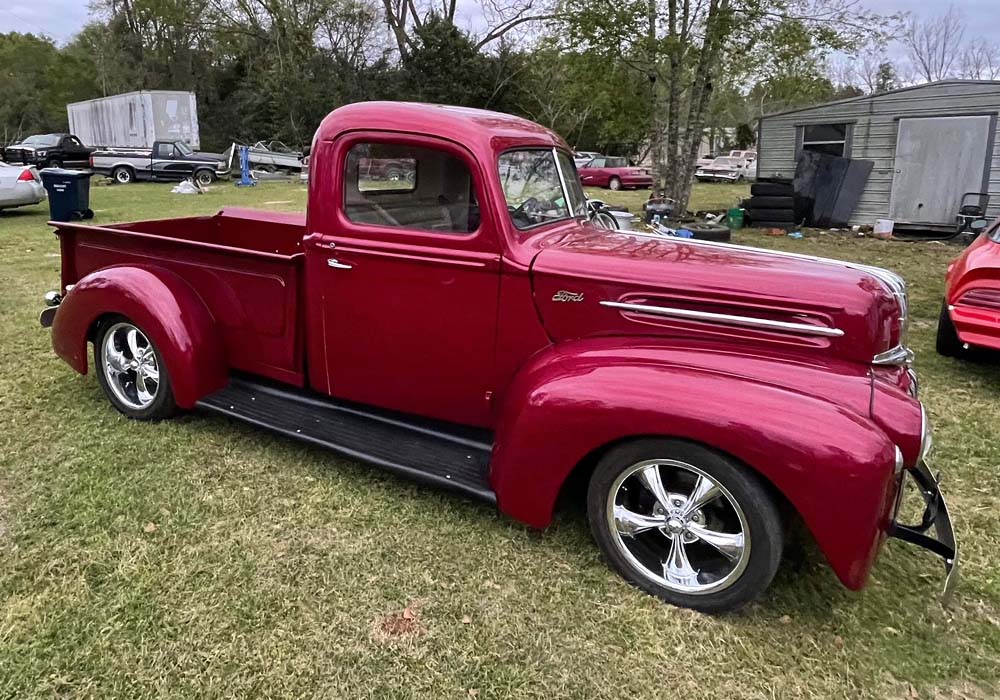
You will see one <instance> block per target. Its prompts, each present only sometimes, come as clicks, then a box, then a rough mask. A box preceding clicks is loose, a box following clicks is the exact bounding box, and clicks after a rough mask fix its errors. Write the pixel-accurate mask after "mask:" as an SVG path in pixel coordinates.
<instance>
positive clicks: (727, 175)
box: [694, 156, 757, 182]
mask: <svg viewBox="0 0 1000 700" xmlns="http://www.w3.org/2000/svg"><path fill="white" fill-rule="evenodd" d="M694 176H695V177H696V178H698V181H699V182H741V181H743V180H752V179H754V178H756V177H757V161H756V160H752V161H750V160H746V159H745V158H733V157H730V156H722V157H721V158H716V159H715V160H713V161H712V163H711V165H707V166H705V167H704V168H698V169H697V170H695V172H694Z"/></svg>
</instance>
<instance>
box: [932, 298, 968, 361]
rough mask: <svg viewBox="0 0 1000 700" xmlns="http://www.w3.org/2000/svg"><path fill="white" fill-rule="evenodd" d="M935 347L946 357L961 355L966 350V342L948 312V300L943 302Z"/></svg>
mask: <svg viewBox="0 0 1000 700" xmlns="http://www.w3.org/2000/svg"><path fill="white" fill-rule="evenodd" d="M935 348H936V349H937V351H938V354H939V355H944V356H945V357H961V355H962V353H963V352H965V344H964V343H963V342H962V341H961V339H959V337H958V331H956V330H955V324H954V323H952V320H951V315H949V314H948V302H947V300H945V301H943V302H942V303H941V315H940V316H938V325H937V339H936V342H935Z"/></svg>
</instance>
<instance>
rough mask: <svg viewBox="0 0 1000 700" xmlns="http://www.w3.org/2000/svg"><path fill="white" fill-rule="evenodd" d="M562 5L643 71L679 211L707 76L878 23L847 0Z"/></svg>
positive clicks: (717, 79)
mask: <svg viewBox="0 0 1000 700" xmlns="http://www.w3.org/2000/svg"><path fill="white" fill-rule="evenodd" d="M561 9H562V14H563V16H564V18H565V19H564V22H565V24H566V26H567V30H566V33H567V34H568V35H569V36H573V37H575V38H577V39H578V40H579V41H580V42H581V43H582V44H583V46H584V47H585V48H587V49H589V50H593V51H598V52H603V53H604V54H606V55H607V56H608V57H609V58H615V59H617V60H620V61H622V62H623V63H625V64H626V65H628V66H630V67H632V68H633V69H634V70H636V71H638V72H639V73H641V74H642V75H644V76H646V77H647V78H648V80H649V84H650V89H649V99H650V101H651V104H652V105H653V107H652V119H651V123H650V125H649V128H650V130H649V140H650V143H651V151H652V154H653V164H654V172H655V175H656V179H657V181H658V183H659V184H665V185H667V189H668V190H669V196H671V197H672V198H674V199H675V200H677V203H678V207H679V208H681V209H683V208H684V207H686V205H687V201H688V197H689V196H690V191H691V182H692V180H693V174H694V165H695V161H696V159H697V156H698V151H699V148H700V146H701V142H702V139H703V135H704V131H705V128H706V119H707V117H708V116H709V114H710V106H711V104H712V97H713V94H714V91H715V85H716V83H727V82H728V83H730V84H735V83H738V82H739V80H738V79H737V77H738V76H741V75H747V74H752V73H753V72H754V69H755V68H757V67H759V66H761V65H767V64H768V63H767V62H768V61H769V62H770V63H769V65H771V66H773V67H780V64H781V63H782V62H784V61H787V60H791V61H793V62H795V61H797V60H798V54H797V53H796V52H795V51H789V52H786V53H785V54H782V55H781V56H780V57H776V56H775V55H774V54H775V52H776V51H777V50H778V49H781V48H783V47H787V46H789V45H790V44H798V45H799V46H800V47H801V46H802V45H804V44H808V46H809V47H810V50H811V53H815V52H817V51H819V50H820V49H842V48H846V47H847V46H849V45H850V44H851V43H857V42H860V41H864V40H870V38H871V37H873V36H875V35H878V34H880V33H882V31H883V29H884V27H885V25H886V21H885V20H884V19H883V18H880V17H878V16H877V15H873V14H871V13H866V12H862V11H859V9H858V7H857V6H856V2H855V0H704V1H703V2H694V3H693V2H691V1H690V0H631V1H630V2H624V3H610V2H607V1H606V0H563V5H562V6H561ZM807 40H808V41H807ZM664 134H665V139H664Z"/></svg>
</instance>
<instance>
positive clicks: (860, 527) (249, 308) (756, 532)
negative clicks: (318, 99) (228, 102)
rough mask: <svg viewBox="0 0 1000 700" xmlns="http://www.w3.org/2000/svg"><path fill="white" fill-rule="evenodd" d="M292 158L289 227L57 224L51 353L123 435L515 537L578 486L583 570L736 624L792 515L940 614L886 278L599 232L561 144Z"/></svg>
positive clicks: (900, 314) (330, 147)
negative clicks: (243, 440)
mask: <svg viewBox="0 0 1000 700" xmlns="http://www.w3.org/2000/svg"><path fill="white" fill-rule="evenodd" d="M311 158H312V160H311V169H310V170H311V172H310V180H309V204H308V210H307V212H306V215H305V216H304V217H302V216H299V215H290V214H274V213H267V212H253V211H248V210H224V211H222V212H220V213H219V214H217V215H216V216H214V217H192V218H189V219H174V220H169V219H168V220H158V221H146V222H134V223H127V224H117V225H112V226H104V227H95V226H83V225H78V224H58V225H57V230H56V232H57V234H58V235H59V237H60V241H61V247H62V286H61V289H60V290H58V291H55V292H53V293H51V294H50V295H49V298H48V303H49V304H50V305H49V306H48V308H46V309H45V311H43V313H42V325H43V326H52V333H53V345H54V348H55V351H56V353H57V354H58V355H59V356H60V357H62V358H63V359H64V360H65V361H66V362H67V363H68V364H70V366H71V367H73V368H74V369H75V370H77V371H79V372H87V371H89V369H90V368H93V369H94V370H96V374H97V378H98V381H99V383H100V385H101V386H102V388H103V389H104V392H105V394H106V395H107V397H108V399H109V400H110V402H111V404H112V405H113V406H114V407H115V408H116V409H118V410H119V411H121V412H122V413H124V414H125V415H127V416H130V417H132V418H136V419H151V418H163V417H167V416H170V415H173V414H174V413H176V412H177V411H178V410H203V411H213V412H216V413H221V414H223V415H227V416H230V417H232V418H234V419H237V420H243V421H248V422H250V423H252V424H254V425H257V426H260V427H262V428H266V429H270V430H272V431H275V432H277V433H279V434H282V435H285V436H288V437H290V438H293V439H299V440H305V441H308V442H310V443H312V444H316V445H321V446H324V447H327V448H330V449H332V450H335V451H338V452H340V453H342V454H346V455H348V456H351V457H354V458H358V459H362V460H366V461H368V462H371V463H374V464H377V465H379V466H382V467H384V468H387V469H391V470H394V471H396V472H399V473H402V474H405V475H407V476H409V477H412V478H415V479H418V480H421V481H423V482H426V483H431V484H434V485H437V486H441V487H444V488H448V489H451V490H455V491H459V492H461V493H464V494H466V495H469V496H473V497H476V498H480V499H483V500H485V501H487V502H490V503H494V504H496V506H497V507H498V508H499V509H500V510H501V511H502V512H503V513H505V514H507V515H508V516H510V517H512V518H515V519H517V520H519V521H522V522H524V523H527V524H529V525H532V526H535V527H545V526H547V525H548V523H549V522H550V521H551V518H552V514H553V510H554V508H555V504H556V501H557V500H558V498H559V497H560V495H561V494H564V493H566V489H567V488H568V485H569V484H571V483H582V484H584V485H585V489H584V490H585V491H586V495H585V497H584V498H585V500H586V508H587V513H588V520H589V522H590V526H591V529H592V532H593V534H594V538H595V540H596V542H597V544H598V546H599V547H600V549H601V551H602V553H603V555H604V556H605V558H606V560H607V561H608V563H609V564H610V565H611V567H612V568H613V569H615V570H616V571H618V572H619V573H620V574H621V575H622V576H623V577H625V578H626V579H627V580H628V581H630V582H632V583H633V584H635V585H636V586H638V587H640V588H642V589H643V590H645V591H647V592H649V593H651V594H653V595H656V596H658V597H660V598H662V599H663V600H666V601H668V602H670V603H673V604H677V605H683V606H686V607H691V608H695V609H698V610H703V611H706V612H720V611H724V610H731V609H734V608H737V607H739V606H741V605H744V604H746V603H747V602H748V601H750V600H753V599H754V598H756V597H758V596H759V595H761V594H762V593H763V592H764V591H765V590H766V589H767V587H768V585H769V584H770V581H771V579H772V577H773V576H774V574H775V572H776V570H777V567H778V565H779V562H780V558H781V552H782V548H783V541H784V530H785V523H786V522H787V520H788V518H789V517H791V516H793V515H794V516H795V517H799V518H801V519H802V521H803V522H804V523H805V525H806V527H807V528H808V529H809V531H810V532H811V533H812V534H813V536H814V537H815V539H816V542H817V544H818V545H819V547H820V549H821V550H822V551H823V552H824V553H825V554H826V557H827V559H828V561H829V562H830V564H831V566H832V567H833V569H834V571H835V572H836V573H837V575H838V576H839V577H840V579H841V581H842V582H843V583H844V584H845V585H847V586H848V587H850V588H860V587H862V586H863V585H864V583H865V581H866V580H867V578H868V574H869V572H870V571H871V568H872V566H873V565H874V563H875V559H876V556H877V553H878V551H879V549H880V547H881V545H882V543H883V541H884V540H885V539H886V537H888V536H895V537H898V538H902V539H906V540H907V541H910V542H915V543H917V544H920V545H921V546H924V547H926V548H929V549H932V550H933V551H936V552H937V553H938V554H940V555H941V556H942V558H944V560H945V567H946V570H947V571H948V572H949V574H950V575H949V578H948V581H949V590H950V586H952V585H954V580H955V577H954V576H953V573H954V572H955V571H956V570H957V569H956V566H957V547H956V545H955V542H954V535H953V532H952V529H951V521H950V517H949V515H948V510H947V508H946V507H945V505H944V501H943V499H942V498H941V495H940V491H939V489H938V487H937V483H936V481H935V480H934V478H933V477H932V476H931V472H930V471H929V467H928V466H927V450H928V449H929V446H930V432H929V430H930V429H929V426H928V423H927V420H926V414H925V413H924V411H923V408H922V405H921V404H920V401H919V399H918V397H917V384H916V377H915V374H914V373H913V371H912V369H910V367H909V361H910V359H911V358H912V354H911V353H910V351H909V349H908V348H907V346H906V330H907V323H906V317H907V298H906V290H905V285H904V284H903V282H902V280H901V279H900V278H898V277H897V276H896V275H894V274H892V273H890V272H888V271H885V270H881V269H878V268H870V267H865V266H860V265H852V264H849V263H843V262H837V261H832V260H822V259H818V258H809V257H806V256H798V255H792V254H785V253H776V252H769V251H762V250H755V249H751V248H743V247H740V246H732V245H727V244H711V243H707V242H700V241H695V240H691V239H667V238H662V237H656V236H648V235H644V234H642V233H637V232H617V231H608V230H604V229H600V228H597V227H595V226H593V225H592V224H590V222H589V221H588V216H587V209H586V206H585V200H584V196H583V191H582V187H581V185H580V179H579V176H578V175H577V172H576V168H575V165H574V163H573V157H572V151H571V150H570V149H569V148H568V147H567V145H566V143H565V142H564V141H563V140H562V139H561V138H560V137H559V136H558V135H556V134H554V133H553V132H551V131H550V130H548V129H546V128H544V127H541V126H539V125H537V124H534V123H532V122H529V121H527V120H524V119H520V118H517V117H513V116H510V115H505V114H499V113H494V112H486V111H481V110H472V109H465V108H457V107H444V106H435V105H418V104H404V103H377V102H376V103H362V104H355V105H350V106H347V107H342V108H340V109H337V110H335V111H334V112H332V113H331V114H330V115H329V116H328V117H327V118H326V119H325V120H324V121H323V122H322V124H321V125H320V127H319V129H318V130H317V132H316V135H315V137H314V140H313V145H312V149H311ZM88 342H90V343H92V344H93V360H92V361H91V359H90V358H89V355H90V352H89V351H88ZM907 475H909V476H910V477H912V478H913V479H916V480H917V481H918V483H919V484H920V485H921V493H922V494H923V495H924V497H925V499H926V501H927V504H926V511H925V520H924V522H923V523H922V524H921V526H918V527H914V526H908V525H905V524H902V523H899V522H897V520H896V514H897V511H898V509H899V503H900V494H901V493H902V491H901V484H902V480H903V478H904V477H906V476H907ZM846 504H849V506H848V505H846ZM932 526H933V528H934V529H935V533H936V534H935V537H931V536H930V535H928V534H927V532H928V531H929V529H930V528H931V527H932Z"/></svg>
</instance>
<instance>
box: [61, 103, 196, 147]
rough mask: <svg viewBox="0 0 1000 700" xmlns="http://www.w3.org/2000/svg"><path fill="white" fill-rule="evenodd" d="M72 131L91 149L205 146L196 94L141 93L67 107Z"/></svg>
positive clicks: (73, 104)
mask: <svg viewBox="0 0 1000 700" xmlns="http://www.w3.org/2000/svg"><path fill="white" fill-rule="evenodd" d="M66 112H67V114H68V115H69V130H70V133H72V134H75V135H76V136H78V137H79V138H80V140H81V141H83V143H84V144H85V145H87V146H101V147H128V148H152V147H153V142H154V141H184V142H185V143H187V144H188V145H189V146H190V147H191V148H193V149H195V150H197V149H198V148H200V147H201V142H200V138H199V135H198V104H197V101H196V99H195V96H194V93H193V92H182V91H178V90H140V91H138V92H127V93H124V94H122V95H112V96H110V97H101V98H98V99H95V100H86V101H85V102H74V103H72V104H69V105H66Z"/></svg>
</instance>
